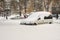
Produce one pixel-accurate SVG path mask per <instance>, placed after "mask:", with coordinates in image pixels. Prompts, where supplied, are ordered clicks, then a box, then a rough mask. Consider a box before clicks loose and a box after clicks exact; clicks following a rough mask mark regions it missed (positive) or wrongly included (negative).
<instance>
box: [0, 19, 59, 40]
mask: <svg viewBox="0 0 60 40" xmlns="http://www.w3.org/2000/svg"><path fill="white" fill-rule="evenodd" d="M21 20H23V19H20V20H5V19H4V21H3V20H1V21H0V40H60V24H57V23H54V24H40V25H20V21H21Z"/></svg>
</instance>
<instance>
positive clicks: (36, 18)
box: [20, 12, 53, 25]
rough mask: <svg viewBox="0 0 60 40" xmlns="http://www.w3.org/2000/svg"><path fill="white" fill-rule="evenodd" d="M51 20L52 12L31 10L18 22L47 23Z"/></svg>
mask: <svg viewBox="0 0 60 40" xmlns="http://www.w3.org/2000/svg"><path fill="white" fill-rule="evenodd" d="M52 22H53V21H52V14H51V13H50V12H32V14H31V15H30V16H29V17H28V18H26V19H24V20H21V22H20V24H35V25H36V24H40V23H49V24H51V23H52Z"/></svg>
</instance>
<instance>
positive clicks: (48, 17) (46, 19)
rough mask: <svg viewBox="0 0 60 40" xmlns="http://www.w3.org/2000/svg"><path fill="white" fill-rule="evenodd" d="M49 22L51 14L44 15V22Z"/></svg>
mask: <svg viewBox="0 0 60 40" xmlns="http://www.w3.org/2000/svg"><path fill="white" fill-rule="evenodd" d="M49 22H52V16H51V15H49V16H45V17H44V23H49Z"/></svg>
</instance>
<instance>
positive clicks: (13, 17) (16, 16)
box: [8, 14, 20, 19]
mask: <svg viewBox="0 0 60 40" xmlns="http://www.w3.org/2000/svg"><path fill="white" fill-rule="evenodd" d="M19 18H20V16H19V15H15V14H14V15H11V16H8V19H19Z"/></svg>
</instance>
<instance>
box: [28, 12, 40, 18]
mask: <svg viewBox="0 0 60 40" xmlns="http://www.w3.org/2000/svg"><path fill="white" fill-rule="evenodd" d="M38 15H39V14H38V13H33V14H31V15H30V16H29V17H28V19H34V18H37V17H38Z"/></svg>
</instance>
